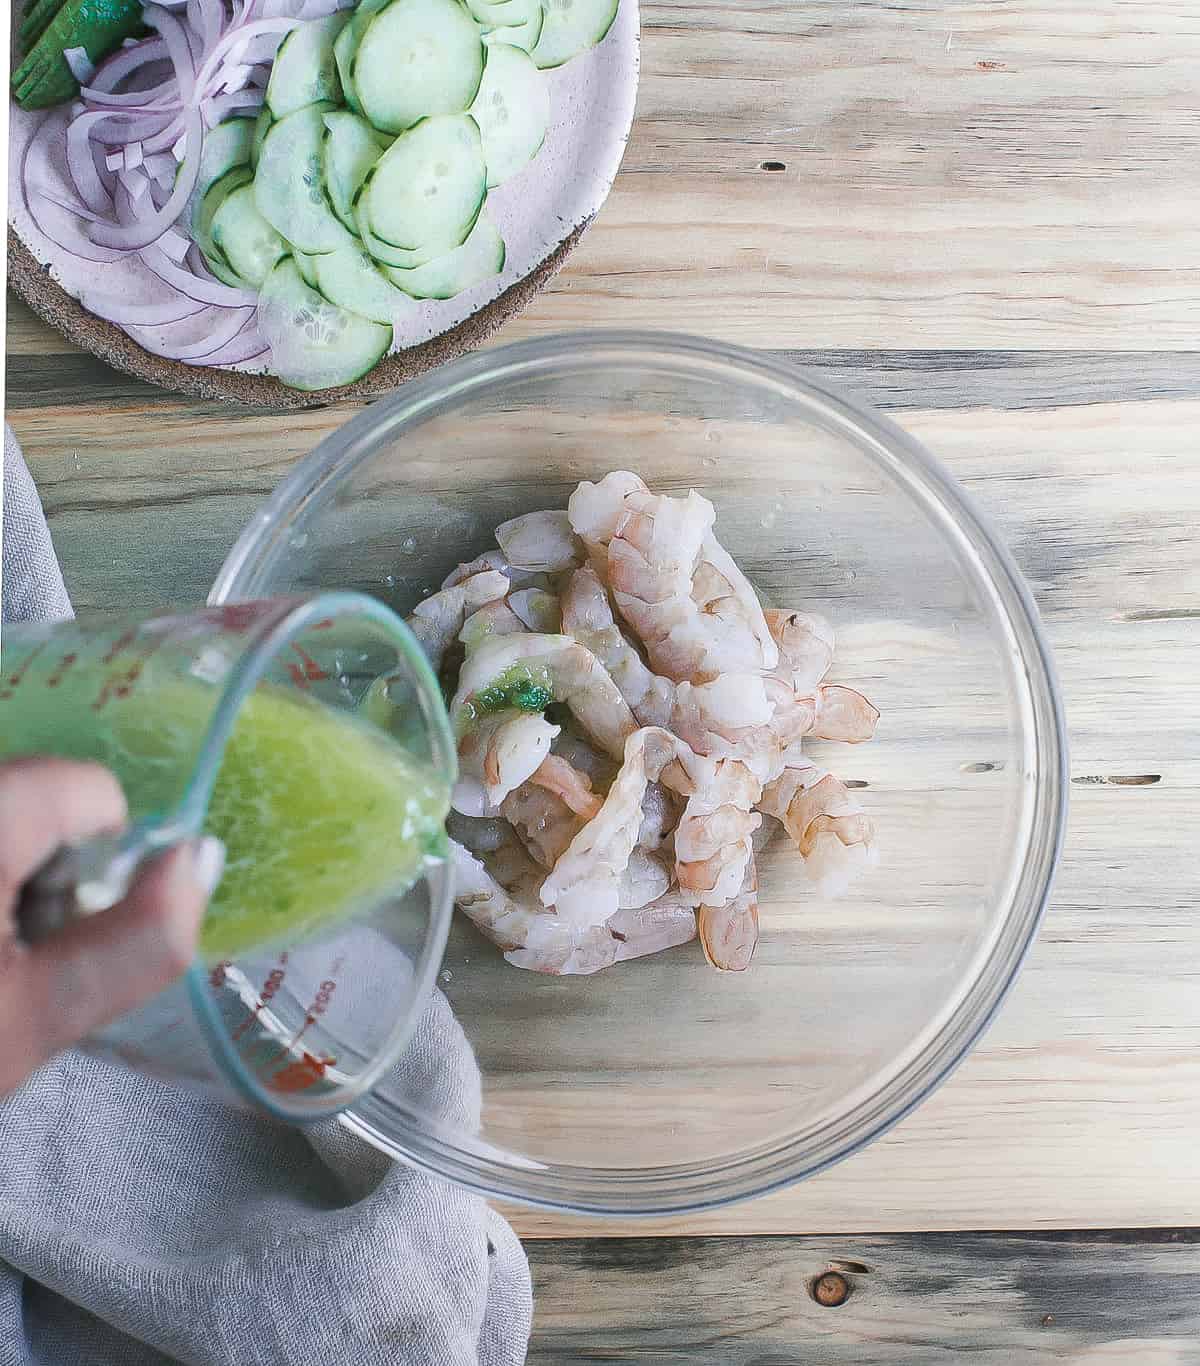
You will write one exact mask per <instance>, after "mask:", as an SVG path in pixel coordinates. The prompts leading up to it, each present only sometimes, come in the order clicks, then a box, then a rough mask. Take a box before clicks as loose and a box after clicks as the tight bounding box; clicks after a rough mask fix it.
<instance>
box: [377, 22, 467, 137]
mask: <svg viewBox="0 0 1200 1366" xmlns="http://www.w3.org/2000/svg"><path fill="white" fill-rule="evenodd" d="M352 70H353V80H354V89H355V93H356V95H357V96H358V101H359V103H360V104H361V105H362V110H363V113H364V114H365V115H366V116H367V118H368V119H370V121H371V122H372V123H373V124H374V125H375V127H376V128H380V129H382V130H383V131H384V132H388V133H402V132H404V130H405V129H406V128H411V127H412V126H413V124H414V123H417V122H418V121H419V120H421V119H424V118H429V117H430V116H431V115H434V114H460V113H462V112H463V110H465V109H467V108H468V107H469V106H470V104H471V101H472V100H473V99H474V98H475V93H476V91H478V89H479V80H480V77H481V76H482V75H483V42H482V40H481V38H480V35H479V26H478V25H477V24H476V23H475V21H474V19H472V18H471V16H470V14H468V13H467V11H466V9H465V8H464V7H463V6H462V5H460V4H459V3H458V0H392V3H391V4H390V5H388V7H387V8H386V9H384V10H382V11H381V12H380V13H379V14H377V15H376V16H375V17H374V18H373V19H372V20H371V23H370V25H369V26H368V28H367V30H366V32H365V33H364V34H363V35H362V38H361V40H360V41H359V44H358V51H357V52H356V53H355V55H354V62H353V69H352Z"/></svg>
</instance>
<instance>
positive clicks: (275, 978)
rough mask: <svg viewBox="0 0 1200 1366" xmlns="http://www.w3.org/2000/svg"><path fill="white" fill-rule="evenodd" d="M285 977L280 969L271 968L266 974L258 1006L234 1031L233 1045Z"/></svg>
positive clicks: (276, 990)
mask: <svg viewBox="0 0 1200 1366" xmlns="http://www.w3.org/2000/svg"><path fill="white" fill-rule="evenodd" d="M286 976H287V973H286V972H284V970H283V969H282V968H272V969H271V971H270V972H268V973H267V980H266V981H265V982H264V983H263V984H262V986H261V988H260V989H259V993H258V1004H257V1005H256V1006H255V1007H254V1009H253V1010H252V1011H248V1012H247V1014H246V1018H245V1019H244V1020H243V1021H242V1023H241V1024H240V1025H238V1027H237V1029H235V1030H234V1032H233V1034H232V1035H231V1038H232V1040H233V1042H234V1043H237V1041H238V1040H239V1039H240V1038H241V1037H242V1035H243V1034H244V1033H245V1032H246V1030H248V1029H249V1028H250V1026H251V1025H252V1024H253V1023H254V1021H255V1020H256V1019H257V1018H258V1012H259V1011H260V1010H262V1009H263V1007H264V1006H265V1005H266V1004H267V1002H268V1001H269V1000H270V999H271V998H272V997H273V996H274V995H275V994H276V993H277V992H278V990H279V988H280V987H281V986H282V985H283V979H284V978H285V977H286Z"/></svg>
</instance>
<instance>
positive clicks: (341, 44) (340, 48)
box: [333, 0, 388, 114]
mask: <svg viewBox="0 0 1200 1366" xmlns="http://www.w3.org/2000/svg"><path fill="white" fill-rule="evenodd" d="M387 4H388V0H360V2H359V5H358V7H357V9H355V10H354V11H353V14H352V16H351V19H350V22H349V23H348V24H347V25H346V27H345V28H344V29H342V31H341V33H339V34H338V36H337V38H336V39H335V40H334V44H333V60H334V61H335V62H336V63H337V69H338V75H339V76H340V77H341V78H342V96H343V98H344V99H345V101H346V103H347V105H349V107H350V109H351V111H352V112H353V113H355V114H361V113H362V104H361V102H360V100H359V98H358V91H357V90H356V89H355V88H354V56H355V54H356V53H357V52H358V44H359V41H360V40H361V39H362V36H363V34H364V33H366V31H367V25H368V24H369V23H370V22H371V20H372V18H373V17H374V16H375V15H376V14H378V13H379V11H380V10H381V9H386V7H387Z"/></svg>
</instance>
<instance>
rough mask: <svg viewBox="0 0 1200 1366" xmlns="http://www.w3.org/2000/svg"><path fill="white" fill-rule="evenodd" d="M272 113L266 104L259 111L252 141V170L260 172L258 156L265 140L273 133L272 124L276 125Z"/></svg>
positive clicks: (250, 154) (250, 155)
mask: <svg viewBox="0 0 1200 1366" xmlns="http://www.w3.org/2000/svg"><path fill="white" fill-rule="evenodd" d="M274 121H275V120H274V119H272V117H271V111H270V109H268V108H267V106H266V105H265V104H264V105H263V107H262V108H261V109H260V110H259V111H258V118H256V119H255V120H254V136H253V137H252V138H251V139H250V153H249V157H250V169H251V170H252V171H256V170H258V154H259V153H260V152H261V151H262V145H263V138H265V137H266V136H267V134H268V133H269V132H270V131H271V124H272V123H274Z"/></svg>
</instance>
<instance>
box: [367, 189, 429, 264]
mask: <svg viewBox="0 0 1200 1366" xmlns="http://www.w3.org/2000/svg"><path fill="white" fill-rule="evenodd" d="M354 222H355V226H356V227H357V228H358V235H359V238H360V239H361V241H362V244H363V247H364V249H365V250H366V251H367V252H368V253H369V254H370V256H371V257H372V258H373V259H374V260H376V261H378V262H379V264H380V265H384V266H394V267H396V268H397V269H399V270H409V269H412V268H413V267H415V266H423V265H424V264H425V263H426V262H427V261H433V260H436V259H437V258H438V257H439V256H441V255H443V254H444V253H445V251H446V248H445V247H442V246H438V245H436V244H435V245H433V246H429V247H422V248H420V249H419V250H418V251H405V249H404V248H403V247H393V246H392V244H391V243H390V242H385V241H384V240H383V239H382V238H381V237H376V236H375V234H374V233H373V232H372V231H371V225H370V223H368V222H367V214H366V205H365V204H364V203H363V197H362V195H359V197H358V203H357V204H356V205H355V206H354Z"/></svg>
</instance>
